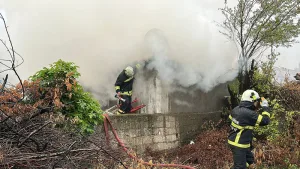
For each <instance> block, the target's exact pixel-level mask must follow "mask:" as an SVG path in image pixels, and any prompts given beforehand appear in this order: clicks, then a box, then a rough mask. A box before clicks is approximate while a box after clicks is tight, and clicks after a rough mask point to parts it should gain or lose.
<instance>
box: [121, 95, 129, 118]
mask: <svg viewBox="0 0 300 169" xmlns="http://www.w3.org/2000/svg"><path fill="white" fill-rule="evenodd" d="M121 97H122V98H123V99H125V102H122V101H121V100H120V102H119V104H121V106H120V109H119V113H120V114H125V113H129V112H130V110H131V96H127V95H123V96H121Z"/></svg>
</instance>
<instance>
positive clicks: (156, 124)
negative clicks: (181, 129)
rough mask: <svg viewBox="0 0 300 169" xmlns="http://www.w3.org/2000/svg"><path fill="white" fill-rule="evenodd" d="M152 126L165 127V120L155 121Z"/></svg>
mask: <svg viewBox="0 0 300 169" xmlns="http://www.w3.org/2000/svg"><path fill="white" fill-rule="evenodd" d="M152 127H154V128H160V127H164V122H163V121H157V122H155V123H153V125H152Z"/></svg>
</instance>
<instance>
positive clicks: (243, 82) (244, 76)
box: [227, 59, 256, 108]
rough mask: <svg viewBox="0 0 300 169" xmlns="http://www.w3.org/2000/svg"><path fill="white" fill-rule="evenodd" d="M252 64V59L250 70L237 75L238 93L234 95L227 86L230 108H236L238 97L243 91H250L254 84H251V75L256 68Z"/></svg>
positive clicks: (253, 61)
mask: <svg viewBox="0 0 300 169" xmlns="http://www.w3.org/2000/svg"><path fill="white" fill-rule="evenodd" d="M254 63H255V60H254V59H253V60H252V62H251V67H250V70H249V71H245V72H240V73H239V74H238V77H237V78H238V81H239V83H240V84H239V91H238V93H236V94H235V93H234V92H233V91H231V89H230V87H229V86H227V89H228V92H229V94H230V100H231V105H232V108H234V107H236V106H238V104H239V98H238V96H239V95H241V94H242V93H243V92H244V91H245V90H247V89H251V88H252V86H253V84H254V83H253V75H254V71H255V69H256V66H255V64H254Z"/></svg>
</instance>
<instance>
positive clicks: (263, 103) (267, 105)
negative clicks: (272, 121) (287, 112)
mask: <svg viewBox="0 0 300 169" xmlns="http://www.w3.org/2000/svg"><path fill="white" fill-rule="evenodd" d="M260 106H261V107H269V103H268V101H267V100H266V99H265V98H262V99H261V102H260Z"/></svg>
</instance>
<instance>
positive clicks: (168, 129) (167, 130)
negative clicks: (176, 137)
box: [166, 127, 177, 135]
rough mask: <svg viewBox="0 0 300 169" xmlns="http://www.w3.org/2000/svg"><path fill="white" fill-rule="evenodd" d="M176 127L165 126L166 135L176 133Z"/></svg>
mask: <svg viewBox="0 0 300 169" xmlns="http://www.w3.org/2000/svg"><path fill="white" fill-rule="evenodd" d="M176 133H177V131H176V128H175V127H174V128H166V135H171V134H176Z"/></svg>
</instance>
